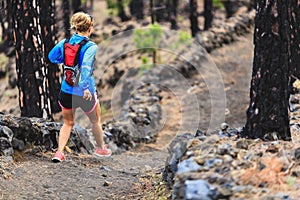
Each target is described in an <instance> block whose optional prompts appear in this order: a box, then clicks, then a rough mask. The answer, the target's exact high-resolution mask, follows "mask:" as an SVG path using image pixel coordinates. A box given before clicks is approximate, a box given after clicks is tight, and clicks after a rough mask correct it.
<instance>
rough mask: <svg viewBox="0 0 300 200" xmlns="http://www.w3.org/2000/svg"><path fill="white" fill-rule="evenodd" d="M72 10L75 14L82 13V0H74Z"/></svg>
mask: <svg viewBox="0 0 300 200" xmlns="http://www.w3.org/2000/svg"><path fill="white" fill-rule="evenodd" d="M72 10H73V13H77V12H80V11H82V8H81V0H72Z"/></svg>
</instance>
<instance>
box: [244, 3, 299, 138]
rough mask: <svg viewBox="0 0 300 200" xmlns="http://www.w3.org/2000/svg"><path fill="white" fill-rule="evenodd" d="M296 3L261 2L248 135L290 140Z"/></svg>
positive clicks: (257, 18)
mask: <svg viewBox="0 0 300 200" xmlns="http://www.w3.org/2000/svg"><path fill="white" fill-rule="evenodd" d="M297 9H299V8H298V7H297V4H296V1H291V0H269V1H268V0H258V1H257V15H256V18H255V28H254V31H255V32H254V44H255V50H254V63H253V72H252V81H251V89H250V105H249V108H248V110H247V123H246V126H245V128H244V132H243V134H244V136H246V137H250V138H262V139H269V140H274V139H277V138H278V139H283V140H290V139H291V133H290V125H289V115H288V99H289V92H288V82H289V76H290V73H291V72H292V71H293V68H294V67H295V66H292V60H293V58H292V56H293V55H294V54H295V53H296V54H299V52H295V51H297V49H298V50H299V47H298V48H296V49H294V48H293V47H294V45H295V43H294V42H297V45H299V41H295V38H299V33H298V30H297V29H298V28H299V24H297V25H296V24H295V16H297V14H296V11H297Z"/></svg>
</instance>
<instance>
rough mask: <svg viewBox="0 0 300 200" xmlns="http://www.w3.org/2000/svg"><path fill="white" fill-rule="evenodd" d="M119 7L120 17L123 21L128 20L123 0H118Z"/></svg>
mask: <svg viewBox="0 0 300 200" xmlns="http://www.w3.org/2000/svg"><path fill="white" fill-rule="evenodd" d="M117 8H118V17H120V19H121V21H122V22H126V21H128V20H129V17H128V16H127V15H126V13H125V10H124V5H123V0H118V4H117Z"/></svg>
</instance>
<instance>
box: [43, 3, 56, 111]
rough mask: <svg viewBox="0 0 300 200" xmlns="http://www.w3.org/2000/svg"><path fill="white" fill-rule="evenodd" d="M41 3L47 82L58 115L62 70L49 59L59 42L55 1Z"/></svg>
mask: <svg viewBox="0 0 300 200" xmlns="http://www.w3.org/2000/svg"><path fill="white" fill-rule="evenodd" d="M40 2H41V15H40V16H41V30H42V36H43V44H44V58H45V60H46V66H47V69H48V73H47V80H48V83H49V98H50V101H51V111H52V113H58V112H60V111H61V108H60V106H59V104H58V94H59V91H60V78H59V77H60V69H59V67H58V66H57V65H56V64H53V63H51V62H50V61H49V59H48V54H49V52H50V50H51V49H52V48H53V47H54V45H55V43H56V41H57V37H56V34H57V31H56V26H55V18H54V16H55V13H56V12H55V0H51V1H50V0H40Z"/></svg>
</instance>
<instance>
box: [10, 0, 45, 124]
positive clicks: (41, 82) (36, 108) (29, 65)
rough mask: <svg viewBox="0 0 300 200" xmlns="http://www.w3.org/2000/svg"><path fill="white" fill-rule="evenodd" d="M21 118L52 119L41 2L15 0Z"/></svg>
mask: <svg viewBox="0 0 300 200" xmlns="http://www.w3.org/2000/svg"><path fill="white" fill-rule="evenodd" d="M12 6H13V15H12V16H13V27H14V30H13V31H14V36H15V38H14V42H15V48H16V70H17V74H18V84H17V85H18V89H19V103H20V110H21V116H25V117H43V118H51V108H50V99H49V97H48V82H47V79H46V77H47V74H46V73H47V70H46V62H45V59H44V54H43V47H42V36H41V24H40V18H39V16H40V10H39V8H40V6H41V5H39V1H33V2H32V1H19V0H13V1H12Z"/></svg>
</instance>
